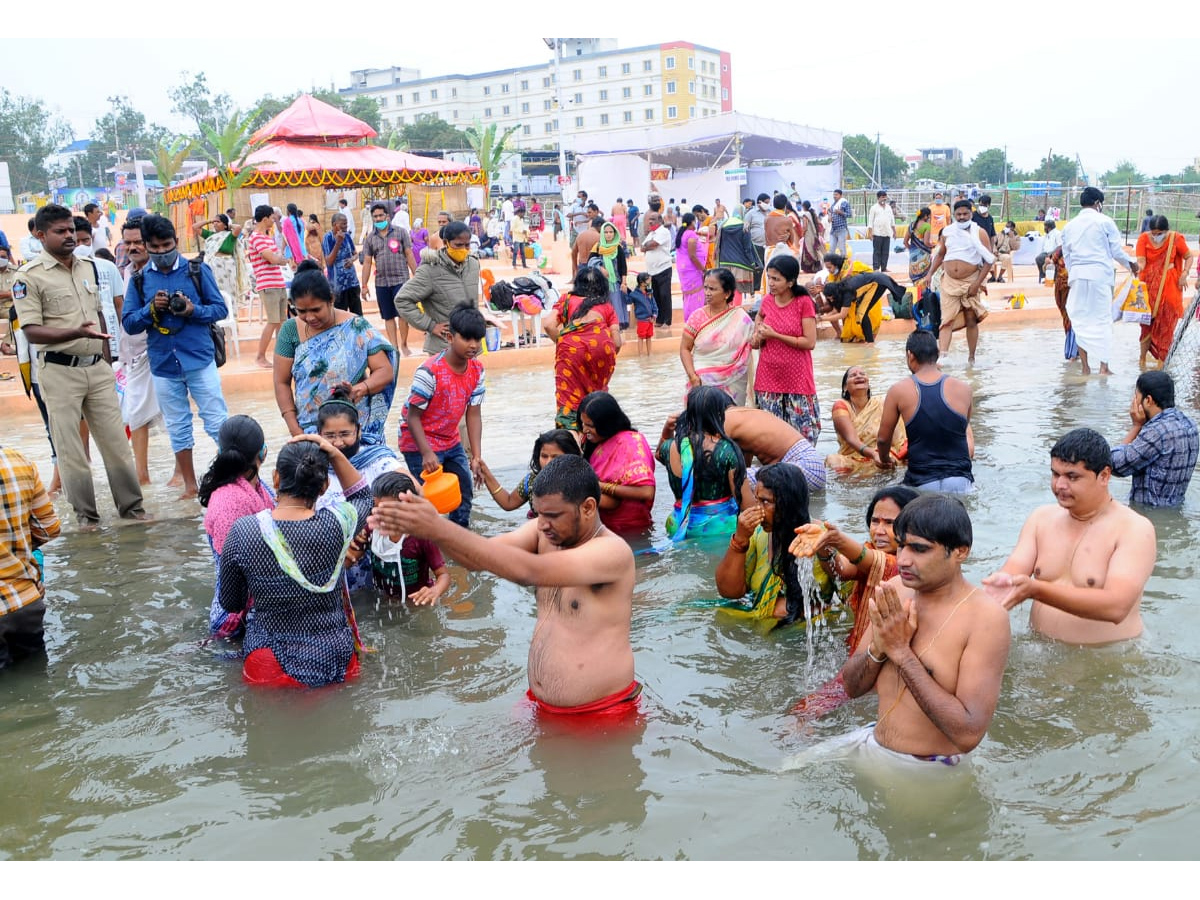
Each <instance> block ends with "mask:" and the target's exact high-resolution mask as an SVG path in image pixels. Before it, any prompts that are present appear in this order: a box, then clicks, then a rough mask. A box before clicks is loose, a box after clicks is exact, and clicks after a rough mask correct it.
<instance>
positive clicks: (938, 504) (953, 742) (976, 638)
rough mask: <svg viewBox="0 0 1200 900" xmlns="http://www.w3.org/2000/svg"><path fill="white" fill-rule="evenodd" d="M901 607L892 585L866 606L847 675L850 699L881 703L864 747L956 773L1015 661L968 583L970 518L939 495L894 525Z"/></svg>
mask: <svg viewBox="0 0 1200 900" xmlns="http://www.w3.org/2000/svg"><path fill="white" fill-rule="evenodd" d="M893 527H894V529H895V534H896V542H897V545H898V547H899V549H898V551H897V554H896V563H897V566H898V567H899V570H900V580H901V582H902V584H903V586H904V587H905V588H907V589H908V590H911V591H912V598H911V599H901V597H900V593H899V592H898V591H897V589H896V587H895V586H894V585H893V584H891V583H890V582H889V583H885V584H884V585H881V586H880V587H879V588H877V589H876V593H875V597H874V599H872V600H871V601H870V603H869V610H868V611H869V614H870V617H871V624H870V625H869V626H868V627H867V630H866V632H865V633H864V634H863V637H862V640H861V642H860V643H859V650H858V651H857V652H856V653H855V654H854V655H853V656H851V657H850V659H849V660H848V661H847V662H846V665H845V666H844V667H843V668H842V680H843V681H844V682H845V686H846V693H847V694H849V695H850V696H851V697H861V696H862V695H863V694H865V693H867V691H870V690H872V689H874V690H875V692H876V693H877V694H878V695H879V709H878V715H879V718H878V721H877V722H876V724H875V725H874V726H868V727H869V728H872V729H873V731H869V732H867V733H865V735H864V740H865V742H866V743H867V744H868V745H870V744H875V745H877V746H878V747H882V748H883V749H884V750H889V751H891V752H892V753H893V754H895V755H897V756H899V757H903V758H905V759H906V760H909V761H911V760H912V759H916V760H925V761H931V762H940V763H945V764H947V765H954V764H955V763H957V762H958V761H959V759H960V758H961V756H962V754H964V753H968V752H970V751H971V750H973V749H975V747H976V746H978V744H979V742H980V741H981V740H983V736H984V734H985V733H986V732H987V728H988V725H989V724H990V723H991V721H992V715H993V714H994V713H995V711H996V702H997V700H998V699H999V697H1000V681H1001V678H1002V676H1003V675H1004V665H1005V663H1006V662H1007V660H1008V645H1009V638H1010V633H1009V625H1008V617H1007V616H1006V615H1005V613H1004V611H1003V610H1002V609H1001V608H1000V607H999V606H998V605H997V604H996V603H994V602H993V601H991V600H989V599H988V597H987V596H986V594H984V592H983V591H981V590H979V589H978V588H975V587H972V586H971V585H970V584H969V583H968V582H967V580H966V579H965V578H963V575H962V565H963V562H964V561H965V560H966V558H967V556H968V554H969V553H970V552H971V541H972V533H971V519H970V517H969V516H968V515H967V511H966V508H965V507H964V506H963V505H962V503H961V502H959V501H958V500H956V499H954V498H952V497H945V496H941V495H936V494H929V495H926V496H922V497H918V498H917V499H916V500H913V501H912V502H911V503H909V504H907V505H906V506H905V507H904V509H903V510H901V512H900V515H899V516H898V517H897V518H896V522H895V524H894V526H893Z"/></svg>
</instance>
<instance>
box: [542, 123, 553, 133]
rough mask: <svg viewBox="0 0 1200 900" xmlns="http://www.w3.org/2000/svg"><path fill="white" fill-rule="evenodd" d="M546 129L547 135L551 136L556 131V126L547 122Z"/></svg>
mask: <svg viewBox="0 0 1200 900" xmlns="http://www.w3.org/2000/svg"><path fill="white" fill-rule="evenodd" d="M544 127H545V129H546V134H550V133H552V132H553V131H554V125H552V124H551V123H550V122H547V123H546V124H545V126H544Z"/></svg>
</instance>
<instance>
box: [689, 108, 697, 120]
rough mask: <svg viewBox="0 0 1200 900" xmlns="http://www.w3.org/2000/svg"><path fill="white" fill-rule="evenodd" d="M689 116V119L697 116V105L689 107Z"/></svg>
mask: <svg viewBox="0 0 1200 900" xmlns="http://www.w3.org/2000/svg"><path fill="white" fill-rule="evenodd" d="M688 118H689V119H694V118H696V107H694V106H689V107H688Z"/></svg>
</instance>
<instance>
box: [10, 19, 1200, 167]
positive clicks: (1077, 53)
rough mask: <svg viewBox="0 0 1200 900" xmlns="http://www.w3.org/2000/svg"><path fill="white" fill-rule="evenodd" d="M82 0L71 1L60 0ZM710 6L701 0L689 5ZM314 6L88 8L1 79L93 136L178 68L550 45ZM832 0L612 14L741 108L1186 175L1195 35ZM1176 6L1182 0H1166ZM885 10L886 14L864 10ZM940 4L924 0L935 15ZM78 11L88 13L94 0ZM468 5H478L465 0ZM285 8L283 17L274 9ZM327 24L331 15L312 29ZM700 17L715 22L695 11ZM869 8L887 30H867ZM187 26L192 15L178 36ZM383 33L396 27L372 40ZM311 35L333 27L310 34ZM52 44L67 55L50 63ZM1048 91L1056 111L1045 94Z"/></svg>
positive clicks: (919, 139) (263, 68)
mask: <svg viewBox="0 0 1200 900" xmlns="http://www.w3.org/2000/svg"><path fill="white" fill-rule="evenodd" d="M75 2H76V0H68V3H67V6H68V7H70V6H71V5H73V4H74V3H75ZM707 2H708V0H697V6H696V8H697V9H700V8H701V7H703V6H705V5H707ZM309 4H310V0H298V2H296V0H293V2H290V3H288V4H285V5H284V6H282V7H269V6H268V7H262V6H258V7H249V8H253V9H256V10H259V11H262V12H264V13H265V12H266V11H268V10H271V13H270V15H271V18H272V20H273V24H271V25H269V26H263V28H262V31H263V34H264V37H260V38H248V37H241V36H234V37H226V35H242V34H246V33H247V31H249V30H250V29H249V28H247V29H242V28H240V27H239V26H238V24H237V23H236V22H233V23H230V22H224V23H221V24H217V25H215V26H212V30H211V31H210V33H209V34H210V36H209V37H208V38H207V39H186V40H184V39H175V38H165V37H155V36H153V35H152V32H153V31H154V30H156V29H153V28H151V27H147V29H146V36H144V37H141V38H138V39H124V38H113V37H103V38H97V37H95V34H96V31H97V30H96V29H93V28H87V27H86V20H82V21H81V20H78V19H75V20H73V22H74V23H73V24H72V25H70V26H67V28H66V29H65V31H66V34H68V35H70V34H72V33H79V34H81V35H88V36H86V37H79V38H70V37H66V38H63V37H60V38H56V39H54V40H39V39H21V40H11V39H9V40H0V84H2V85H3V86H5V87H7V88H8V89H9V90H10V91H13V92H15V93H19V94H30V95H34V96H39V97H41V98H42V99H43V100H45V101H46V102H47V103H48V104H49V105H50V106H51V107H52V108H53V109H55V110H57V111H58V112H59V113H61V114H62V115H63V116H64V117H65V118H66V119H67V120H68V121H70V122H71V124H72V125H73V127H74V128H75V131H76V136H77V137H87V136H88V135H89V133H90V131H91V128H92V125H93V123H94V121H95V119H96V118H97V116H98V115H101V114H103V112H104V110H105V107H106V105H107V104H106V100H105V98H106V97H107V96H110V95H113V94H127V95H128V96H129V97H130V98H131V100H132V101H133V103H134V105H135V106H137V107H138V108H139V109H140V110H141V111H142V112H144V113H145V114H146V116H147V118H148V119H150V120H152V121H156V122H159V123H160V124H163V125H165V126H167V127H168V128H175V129H183V128H184V127H185V126H186V124H187V123H185V122H183V121H180V120H178V119H175V118H174V117H172V116H171V114H170V101H169V100H168V99H167V95H166V91H167V88H168V87H170V86H171V85H173V84H176V83H178V82H179V81H180V73H181V72H182V71H183V70H189V71H192V72H196V71H201V70H203V71H204V72H206V73H207V75H208V79H209V83H210V84H211V85H212V86H213V88H214V89H215V90H218V91H225V92H227V93H229V94H231V95H232V96H233V98H234V100H235V101H236V102H237V103H239V104H240V105H242V106H243V107H244V106H248V105H249V104H250V103H251V102H253V101H254V100H255V99H256V98H257V97H259V96H260V95H261V94H263V93H265V92H271V93H274V94H276V95H282V94H287V93H289V92H291V91H293V90H297V89H309V88H312V87H314V86H316V87H325V88H327V87H329V86H330V85H331V84H332V85H333V86H335V87H344V86H346V85H348V84H349V79H350V74H349V73H350V70H351V69H353V68H365V67H382V66H388V65H404V66H407V67H412V68H418V69H420V70H421V73H422V75H423V76H434V75H439V74H445V73H447V72H462V73H471V72H477V71H486V70H490V69H497V68H508V67H511V66H519V65H524V64H528V63H530V62H534V61H540V60H544V59H548V58H549V51H548V50H547V49H546V48H545V45H544V44H543V43H542V41H541V39H540V38H537V37H523V36H522V37H512V36H503V34H501V35H497V33H496V31H495V30H493V29H492V28H490V27H480V26H481V24H483V23H480V22H479V21H478V20H475V21H474V22H473V24H471V25H470V26H469V27H464V28H461V29H458V30H452V31H444V30H442V26H439V25H437V24H431V25H429V26H422V25H421V22H422V21H423V17H422V16H421V15H420V14H418V13H417V12H416V11H415V9H416V7H412V8H408V7H404V6H393V7H392V8H393V9H396V10H397V11H398V12H397V20H396V23H395V27H388V28H375V29H371V28H369V29H368V33H363V31H361V30H360V28H359V26H358V22H359V21H360V19H359V16H358V15H357V14H356V13H355V12H354V10H362V9H363V8H364V7H363V5H362V4H351V5H349V6H348V10H349V11H348V12H347V13H345V14H344V15H342V16H341V17H340V18H338V17H337V16H334V17H333V18H332V19H331V18H329V16H330V10H331V9H336V8H337V4H333V5H331V4H329V3H328V2H327V0H323V2H321V3H319V4H312V8H313V15H312V16H306V15H298V14H297V15H292V14H290V13H292V12H294V11H296V10H303V9H304V8H305V7H306V6H309ZM809 5H810V4H803V5H781V6H780V7H779V9H789V8H790V9H797V10H799V9H803V8H804V7H807V6H809ZM824 5H825V6H828V7H830V9H829V10H828V11H820V10H819V11H815V12H814V11H811V10H805V11H803V12H800V13H797V14H796V21H795V22H794V23H793V24H792V25H791V26H790V27H789V24H788V22H787V20H786V17H783V16H777V17H774V18H772V17H770V16H767V15H761V16H755V17H754V21H753V22H751V23H749V25H750V26H751V27H743V28H741V29H737V30H734V29H721V28H720V27H719V23H716V24H717V26H718V27H711V26H710V27H709V28H707V29H705V30H701V31H697V32H695V33H692V34H683V33H679V32H680V29H669V28H661V27H659V26H657V25H655V30H653V31H648V30H647V31H637V30H636V28H635V27H634V26H635V23H634V22H632V21H631V20H630V19H629V18H628V17H624V18H622V19H621V20H620V21H622V22H623V23H624V24H625V25H628V26H630V27H628V28H622V31H623V32H627V34H626V36H624V37H622V38H621V39H620V45H621V46H637V45H641V44H653V43H659V42H661V41H669V40H688V41H692V42H694V43H698V44H704V45H707V46H710V47H715V48H718V49H721V50H728V51H730V53H731V54H732V74H733V99H734V107H735V109H737V110H738V111H739V112H744V113H749V114H753V115H761V116H768V117H771V118H776V119H784V120H789V121H793V122H800V123H805V124H811V125H815V126H819V127H823V128H831V129H834V130H838V131H843V132H845V133H858V132H862V133H866V134H870V135H873V134H874V133H875V132H876V131H879V132H881V133H882V139H883V141H884V142H885V143H886V144H888V145H890V146H891V147H893V148H894V149H896V150H897V151H898V152H900V153H901V154H905V153H911V152H914V151H915V150H916V149H917V148H918V147H922V146H950V145H953V146H958V147H959V148H961V149H962V151H963V153H964V154H965V156H966V158H967V159H968V160H969V159H970V158H971V157H972V156H974V155H975V154H976V153H978V152H979V151H980V150H983V149H986V148H988V147H1001V146H1004V145H1005V144H1007V146H1008V151H1009V156H1010V158H1011V159H1012V160H1013V162H1014V164H1015V165H1017V166H1019V167H1021V168H1026V169H1028V168H1031V167H1033V166H1034V165H1036V164H1037V162H1038V161H1039V160H1040V159H1041V158H1042V157H1043V156H1044V155H1045V154H1046V152H1047V150H1048V149H1050V148H1053V150H1054V152H1055V153H1060V154H1063V155H1066V156H1070V157H1073V156H1075V154H1076V153H1078V154H1079V156H1080V158H1081V160H1082V162H1083V165H1084V167H1085V170H1086V171H1087V172H1088V174H1089V175H1092V176H1093V177H1094V176H1096V175H1099V174H1101V173H1103V172H1104V171H1105V170H1107V169H1109V168H1111V167H1112V166H1114V165H1115V164H1116V162H1117V161H1118V160H1119V159H1122V158H1128V159H1132V160H1133V161H1134V162H1135V163H1136V164H1137V166H1138V167H1139V168H1140V169H1141V170H1143V171H1144V172H1146V173H1147V174H1149V175H1159V174H1163V173H1167V172H1172V173H1173V172H1178V171H1179V170H1181V169H1182V168H1183V167H1184V166H1186V165H1188V164H1190V163H1191V162H1192V161H1193V160H1194V159H1195V158H1196V156H1197V155H1200V122H1198V121H1197V117H1196V115H1195V114H1194V112H1192V111H1191V110H1190V109H1189V106H1190V104H1188V103H1187V102H1186V98H1187V95H1188V94H1189V93H1190V90H1189V88H1190V85H1191V81H1192V80H1193V79H1194V77H1195V76H1194V74H1193V72H1192V69H1193V68H1194V66H1193V59H1194V53H1193V52H1192V50H1193V46H1194V42H1190V41H1185V40H1183V39H1180V40H1178V41H1171V40H1165V39H1163V40H1158V41H1157V42H1156V43H1155V44H1154V49H1153V50H1148V49H1147V50H1143V49H1141V47H1140V46H1139V42H1135V41H1132V40H1129V39H1127V38H1125V37H1122V36H1118V35H1116V32H1115V31H1114V29H1113V28H1108V27H1105V28H1101V27H1100V26H1099V25H1097V26H1094V27H1093V26H1083V27H1081V26H1078V25H1075V24H1071V23H1073V22H1076V21H1077V20H1078V16H1076V15H1075V14H1073V13H1072V12H1071V11H1070V10H1069V9H1067V8H1066V7H1067V6H1069V5H1071V4H1056V6H1055V10H1054V12H1053V14H1052V15H1051V16H1049V18H1050V19H1052V20H1053V21H1052V22H1047V23H1044V24H1041V25H1038V26H1036V27H1034V26H1026V25H1020V24H1014V23H995V22H985V21H972V20H971V17H972V16H978V15H980V13H979V12H978V11H974V12H972V11H971V10H969V9H967V10H963V7H966V6H967V4H955V5H954V6H955V13H954V16H953V23H951V22H950V21H947V23H946V28H947V37H946V38H944V39H938V40H934V39H932V38H930V37H928V36H925V35H922V34H920V33H917V32H914V31H913V28H912V26H911V23H909V24H905V19H906V18H907V17H906V16H905V15H904V14H902V13H901V12H898V10H902V9H911V8H912V7H904V6H902V5H897V4H895V3H891V2H889V3H886V4H878V5H877V4H875V3H874V0H872V2H868V3H860V4H856V5H853V6H851V5H850V4H824ZM1166 5H1167V6H1173V5H1174V2H1173V0H1167V3H1166ZM876 6H877V8H878V9H879V10H880V12H879V13H878V16H879V17H880V18H876V17H875V14H874V13H872V12H871V9H872V8H874V7H876ZM936 7H937V5H936V4H930V5H929V8H930V10H931V13H932V11H933V10H934V9H936ZM1060 7H1061V8H1060ZM82 8H85V9H89V10H95V9H96V7H95V6H94V4H89V5H87V6H86V7H82ZM156 8H157V7H156ZM192 8H193V9H194V12H186V11H185V10H187V7H182V8H177V9H179V11H178V12H175V11H173V21H174V22H176V23H177V24H178V25H180V26H183V23H184V22H187V23H188V25H187V30H189V31H193V32H195V30H196V28H195V26H194V23H197V22H200V21H203V20H204V18H206V17H205V16H204V15H203V14H202V12H201V10H202V9H203V5H202V4H194V5H193V6H192ZM461 8H462V9H463V10H469V9H471V8H472V4H463V5H462V7H461ZM483 8H484V9H486V10H487V13H486V18H487V19H488V20H494V21H495V25H496V26H501V25H503V24H504V22H505V20H506V19H507V18H508V16H507V14H506V13H504V12H503V10H504V8H505V7H504V5H503V4H496V3H490V4H487V5H486V6H485V7H483ZM526 8H527V9H528V7H526ZM714 8H716V7H715V6H714ZM720 8H721V9H728V8H729V7H728V6H727V5H722V6H721V7H720ZM1086 8H1087V7H1081V10H1082V9H1086ZM1092 8H1093V9H1098V7H1092ZM116 9H120V7H114V10H116ZM410 9H411V11H409V10H410ZM848 9H856V10H859V9H861V10H862V11H863V13H862V17H861V21H858V22H855V21H848V20H847V18H846V16H845V15H843V14H842V11H844V10H848ZM285 10H286V11H288V12H286V13H285ZM400 10H404V11H403V12H400ZM116 17H117V18H123V14H122V13H119V12H118V13H116ZM281 17H283V18H284V19H288V20H291V21H290V22H282V23H281V22H280V21H279V20H280V18H281ZM68 18H70V16H69V15H68ZM930 18H931V20H932V19H934V18H936V17H935V16H933V15H931V17H930ZM1154 18H1156V19H1159V20H1161V21H1170V20H1171V18H1172V14H1171V12H1170V10H1169V9H1166V8H1159V7H1156V13H1155V16H1154ZM536 19H537V17H536V16H534V17H532V18H531V21H534V20H536ZM947 19H948V20H949V19H950V17H947ZM317 21H323V22H324V23H325V24H324V27H313V25H312V23H313V22H317ZM692 21H694V22H696V23H700V22H704V21H706V20H705V19H704V17H701V16H697V17H695V18H694V19H693V20H692ZM872 21H876V22H879V23H880V27H879V28H878V29H876V28H873V27H868V26H867V24H866V23H868V22H872ZM1175 21H1177V22H1182V21H1183V20H1181V19H1175ZM557 24H559V25H560V26H561V27H562V28H563V29H564V30H572V29H571V26H572V25H575V27H574V29H573V30H574V31H575V32H578V33H588V32H589V31H594V26H595V24H596V23H595V22H591V23H589V24H590V25H591V26H592V27H590V28H589V27H587V25H585V24H583V23H580V22H575V23H572V22H570V21H569V18H568V20H567V21H560V22H559V23H557ZM759 25H761V27H758V26H759ZM1123 27H1124V26H1123ZM1128 27H1133V26H1128ZM906 29H907V33H906ZM179 30H184V29H183V28H182V27H180V28H179V29H175V33H178V31H179ZM921 30H922V31H924V29H921ZM381 32H385V33H389V34H390V35H391V36H389V37H387V38H375V37H372V36H371V35H372V34H378V33H381ZM1089 32H1091V33H1092V34H1095V35H1098V37H1091V36H1089V34H1088V33H1089ZM314 33H320V34H325V35H327V36H326V37H323V38H322V37H312V36H310V35H312V34H314ZM977 33H981V34H986V35H987V38H986V40H984V39H978V38H969V37H966V36H967V35H972V34H977ZM265 35H269V37H266V36H265ZM955 35H963V36H964V37H962V38H958V37H955ZM47 58H57V59H61V60H62V61H63V62H62V64H61V65H59V64H52V65H47V64H46V63H47ZM285 60H286V61H285ZM139 69H140V71H141V72H143V73H145V74H144V75H142V74H140V73H139ZM1141 72H1153V75H1152V76H1151V75H1140V74H1139V73H1141ZM881 83H882V84H883V85H886V88H882V87H881ZM917 86H920V87H921V90H922V91H923V93H919V92H917V91H916V90H915V88H916V87H917ZM1055 97H1057V98H1058V101H1057V105H1058V106H1059V107H1060V110H1059V111H1058V112H1056V111H1055V110H1054V107H1053V105H1052V100H1054V98H1055ZM1156 123H1165V124H1164V125H1161V126H1159V125H1157V124H1156ZM864 163H865V164H868V165H869V162H868V161H864Z"/></svg>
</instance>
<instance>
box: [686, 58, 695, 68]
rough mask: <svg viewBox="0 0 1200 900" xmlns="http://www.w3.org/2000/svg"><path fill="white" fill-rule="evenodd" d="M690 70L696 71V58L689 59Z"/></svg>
mask: <svg viewBox="0 0 1200 900" xmlns="http://www.w3.org/2000/svg"><path fill="white" fill-rule="evenodd" d="M688 68H689V69H692V70H693V71H695V69H696V57H694V56H689V57H688Z"/></svg>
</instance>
